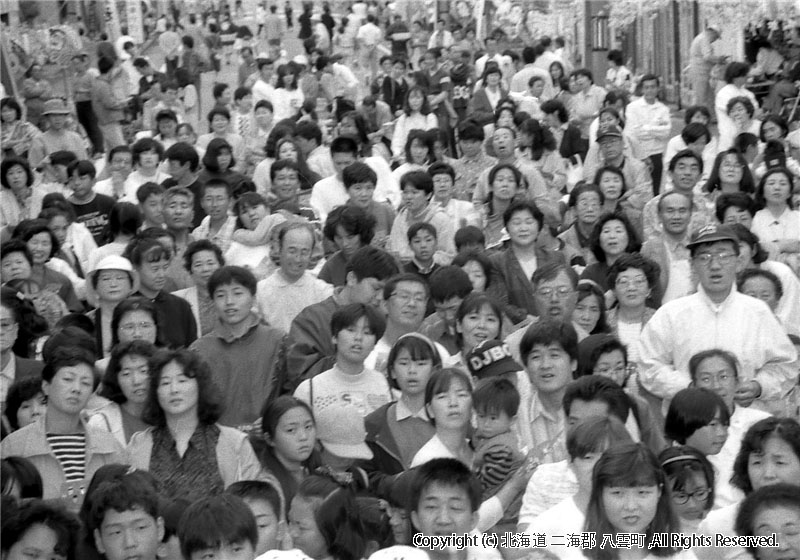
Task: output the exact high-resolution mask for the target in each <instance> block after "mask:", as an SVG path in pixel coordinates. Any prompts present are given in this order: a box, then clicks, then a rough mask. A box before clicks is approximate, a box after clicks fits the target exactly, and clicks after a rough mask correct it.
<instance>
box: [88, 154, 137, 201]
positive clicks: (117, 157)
mask: <svg viewBox="0 0 800 560" xmlns="http://www.w3.org/2000/svg"><path fill="white" fill-rule="evenodd" d="M106 167H107V169H108V170H109V172H110V173H109V174H110V175H111V176H110V177H109V178H108V179H103V180H101V181H97V183H95V185H94V192H96V193H97V194H104V195H106V196H110V197H111V198H113V199H114V200H120V199H122V198H123V197H124V196H125V194H126V193H125V180H126V179H127V178H128V175H130V174H131V171H133V153H132V152H131V148H130V146H116V147H114V148H111V150H109V152H108V165H107V166H106ZM128 202H133V199H131V200H128Z"/></svg>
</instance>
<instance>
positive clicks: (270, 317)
mask: <svg viewBox="0 0 800 560" xmlns="http://www.w3.org/2000/svg"><path fill="white" fill-rule="evenodd" d="M278 244H279V248H280V268H279V269H278V270H276V271H275V272H273V273H272V274H271V275H270V276H268V277H267V278H265V279H264V280H262V281H260V282H259V283H258V289H257V291H256V299H257V300H258V309H259V312H260V313H261V316H262V317H263V318H264V320H266V321H267V323H268V324H269V325H270V326H273V327H276V328H278V329H280V330H282V331H283V332H285V333H288V332H289V327H290V326H291V324H292V321H293V320H294V318H295V317H297V315H298V313H300V312H301V311H302V310H303V309H304V308H306V307H308V306H309V305H312V304H314V303H317V302H320V301H322V300H324V299H325V298H327V297H329V296H330V295H331V294H332V293H333V286H332V285H330V284H328V283H327V282H324V281H322V280H320V279H318V278H317V277H316V276H314V275H313V274H311V273H310V272H309V271H308V265H309V262H310V261H311V252H312V251H313V250H314V230H313V229H312V228H311V226H310V225H309V224H308V223H306V222H300V221H296V222H291V223H289V224H288V225H287V226H286V227H285V228H284V229H283V230H282V231H281V232H280V234H279V235H278Z"/></svg>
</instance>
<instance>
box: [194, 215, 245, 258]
mask: <svg viewBox="0 0 800 560" xmlns="http://www.w3.org/2000/svg"><path fill="white" fill-rule="evenodd" d="M234 231H236V218H235V217H233V216H228V218H227V219H226V220H225V223H224V224H222V227H221V228H219V230H218V231H217V233H215V234H214V235H210V233H211V218H210V217H209V216H206V217H205V218H203V221H202V222H200V225H199V226H197V227H196V228H195V229H194V231H192V237H193V238H194V239H195V240H198V239H208V240H209V241H211V242H213V243H214V244H215V245H217V246H219V248H220V249H222V252H223V253H225V252H226V251H227V250H228V249H229V248H230V246H231V240H232V239H233V232H234Z"/></svg>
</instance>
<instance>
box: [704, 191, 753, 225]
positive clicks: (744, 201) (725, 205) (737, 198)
mask: <svg viewBox="0 0 800 560" xmlns="http://www.w3.org/2000/svg"><path fill="white" fill-rule="evenodd" d="M729 208H736V209H737V210H743V211H745V212H747V213H748V214H750V217H751V218H752V217H753V216H755V215H756V212H757V211H758V208H757V206H756V203H755V201H754V200H753V197H751V196H748V195H747V193H743V192H734V193H721V194H720V195H719V197H718V198H717V203H716V208H715V211H714V212H715V215H716V218H717V221H718V222H719V223H724V222H725V212H727V211H728V209H729Z"/></svg>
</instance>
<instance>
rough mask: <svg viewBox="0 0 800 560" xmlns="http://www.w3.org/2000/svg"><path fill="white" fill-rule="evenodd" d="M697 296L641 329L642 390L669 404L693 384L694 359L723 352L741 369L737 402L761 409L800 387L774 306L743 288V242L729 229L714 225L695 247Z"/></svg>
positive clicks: (666, 310)
mask: <svg viewBox="0 0 800 560" xmlns="http://www.w3.org/2000/svg"><path fill="white" fill-rule="evenodd" d="M688 248H689V250H690V252H691V260H692V269H693V271H694V273H695V275H696V277H697V278H698V280H699V282H700V285H699V286H698V288H697V293H695V294H692V295H688V296H684V297H681V298H678V299H675V300H673V301H670V302H669V303H666V304H664V305H663V306H662V307H661V308H660V309H659V310H658V311H656V313H655V315H653V317H652V319H650V321H649V322H648V323H647V324H646V325H645V327H644V329H643V330H642V335H641V339H640V347H639V355H640V357H641V362H642V367H641V368H640V373H639V380H640V382H641V384H642V386H643V387H644V388H645V389H647V390H648V391H650V392H651V393H652V394H653V395H655V396H656V397H659V398H661V399H663V400H664V401H665V404H666V403H667V402H668V401H669V400H670V399H672V397H673V396H674V395H675V393H677V392H678V391H680V390H681V389H684V388H686V387H688V386H689V383H690V377H689V360H690V358H691V357H692V356H694V355H695V354H696V353H697V352H700V351H703V350H710V349H712V348H721V349H723V350H728V351H730V352H732V353H733V354H734V355H736V356H737V357H738V359H739V362H740V364H741V369H740V371H739V379H740V383H739V387H738V389H737V391H736V397H735V401H736V403H737V404H739V405H741V406H749V405H750V404H751V403H752V402H753V401H754V400H755V401H756V403H758V406H759V408H766V407H765V401H767V400H774V399H780V398H782V397H783V396H784V395H785V394H786V393H787V392H788V391H789V390H790V389H791V388H792V387H793V386H794V385H795V384H796V383H797V372H796V371H792V366H793V362H794V361H795V360H796V359H797V352H796V351H795V349H794V346H793V345H792V342H791V341H790V340H789V337H788V336H787V334H786V331H785V330H784V329H783V327H782V326H781V324H780V323H779V322H778V319H777V318H776V317H775V315H774V314H773V313H772V311H770V309H769V307H767V305H766V304H765V303H764V302H762V301H759V300H757V299H755V298H752V297H749V296H746V295H744V294H741V293H739V292H738V291H737V290H736V285H735V283H736V265H737V261H738V258H739V239H738V238H737V237H736V234H735V233H734V232H733V230H732V229H731V228H730V227H729V226H725V225H709V226H706V227H704V228H702V229H701V230H699V231H698V232H696V233H695V234H694V235H692V238H691V242H690V243H689V244H688Z"/></svg>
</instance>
